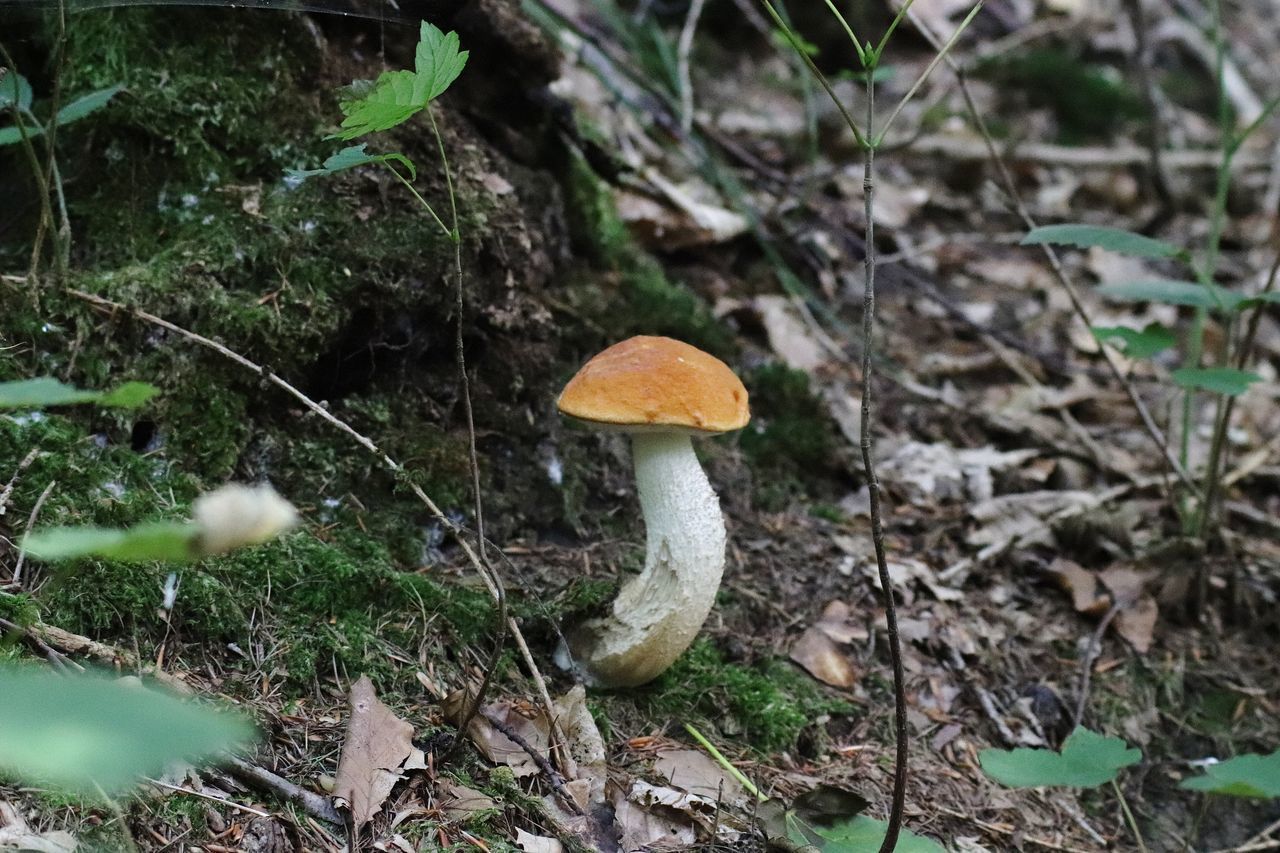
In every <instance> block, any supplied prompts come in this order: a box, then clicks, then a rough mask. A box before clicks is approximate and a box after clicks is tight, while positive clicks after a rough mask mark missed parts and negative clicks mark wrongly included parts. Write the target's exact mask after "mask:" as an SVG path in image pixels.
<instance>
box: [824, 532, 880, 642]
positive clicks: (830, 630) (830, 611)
mask: <svg viewBox="0 0 1280 853" xmlns="http://www.w3.org/2000/svg"><path fill="white" fill-rule="evenodd" d="M834 538H837V539H838V538H842V537H834ZM814 627H815V628H818V629H820V630H821V631H822V633H824V634H826V635H827V636H828V637H830V638H831V639H832V640H834V641H835V642H837V643H844V644H848V643H858V642H862V641H863V640H866V639H868V638H869V637H870V636H871V634H870V632H869V631H867V626H866V623H865V622H855V621H853V610H852V609H851V608H850V607H849V605H847V604H845V603H844V602H843V601H833V602H831V603H830V604H828V605H827V606H826V607H824V608H823V609H822V616H820V617H819V618H818V621H817V622H816V623H815V625H814Z"/></svg>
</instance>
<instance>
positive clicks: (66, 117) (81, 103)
mask: <svg viewBox="0 0 1280 853" xmlns="http://www.w3.org/2000/svg"><path fill="white" fill-rule="evenodd" d="M123 89H124V86H122V85H120V84H118V83H117V84H116V85H115V86H108V87H107V88H105V89H99V90H98V91H96V92H90V93H89V94H87V95H82V96H80V97H79V98H76V99H75V100H74V101H72V102H71V103H69V104H67V105H66V106H65V107H63V108H62V109H60V110H58V126H59V127H61V126H62V125H64V124H71V123H72V122H73V121H79V120H80V119H82V118H84V117H85V116H88V115H91V114H92V113H96V112H97V111H98V110H100V109H102V108H103V107H105V106H106V105H107V103H108V102H109V101H110V100H111V99H112V98H114V97H115V96H116V95H118V94H120V92H121V91H123Z"/></svg>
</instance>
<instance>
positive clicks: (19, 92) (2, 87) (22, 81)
mask: <svg viewBox="0 0 1280 853" xmlns="http://www.w3.org/2000/svg"><path fill="white" fill-rule="evenodd" d="M15 102H16V103H17V104H18V109H20V110H29V109H31V84H30V83H28V82H27V78H26V77H23V76H22V75H21V74H14V73H13V72H12V71H8V70H6V71H5V72H4V73H3V75H0V110H8V109H9V108H10V107H12V106H13V104H14V103H15Z"/></svg>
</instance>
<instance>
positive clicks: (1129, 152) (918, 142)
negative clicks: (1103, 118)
mask: <svg viewBox="0 0 1280 853" xmlns="http://www.w3.org/2000/svg"><path fill="white" fill-rule="evenodd" d="M889 144H890V145H893V144H895V142H894V141H890V143H889ZM902 154H903V156H906V157H911V156H917V157H947V158H949V159H952V160H960V161H969V162H978V161H986V160H989V159H991V150H990V148H989V147H988V146H987V144H986V143H985V142H984V141H983V140H982V139H980V138H973V137H969V136H954V135H951V134H942V133H928V134H924V135H923V136H918V137H915V138H914V139H913V140H912V141H911V145H910V146H908V147H905V148H903V149H902ZM1003 157H1004V159H1005V161H1006V162H1012V163H1044V164H1048V165H1054V166H1067V167H1073V168H1081V169H1107V170H1114V169H1118V168H1123V167H1125V166H1136V167H1142V166H1144V165H1146V164H1147V163H1149V162H1150V160H1151V152H1150V150H1149V149H1147V148H1142V147H1140V146H1137V145H1117V146H1115V147H1113V148H1100V147H1080V148H1077V147H1072V146H1068V145H1054V144H1052V143H1047V142H1021V143H1017V144H1012V145H1010V146H1009V147H1007V148H1005V149H1004V150H1003ZM1220 159H1221V154H1220V152H1218V151H1217V150H1216V149H1213V148H1203V149H1201V148H1171V149H1165V150H1164V151H1162V152H1161V160H1162V161H1163V163H1164V166H1165V169H1166V170H1169V171H1178V172H1190V171H1198V170H1205V169H1217V168H1218V161H1219V160H1220ZM1235 166H1236V168H1237V169H1241V170H1250V169H1252V170H1262V169H1268V168H1270V166H1271V160H1270V158H1269V157H1267V156H1263V155H1260V154H1254V153H1248V154H1243V156H1240V157H1238V158H1237V159H1236V163H1235Z"/></svg>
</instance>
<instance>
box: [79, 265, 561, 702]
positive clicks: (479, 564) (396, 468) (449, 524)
mask: <svg viewBox="0 0 1280 853" xmlns="http://www.w3.org/2000/svg"><path fill="white" fill-rule="evenodd" d="M67 293H69V294H71V295H72V296H75V297H76V298H78V299H83V300H84V301H86V302H89V303H91V304H93V305H97V306H99V307H101V308H107V309H110V310H112V311H123V312H125V313H126V314H129V315H131V316H134V317H137V318H138V319H139V320H143V321H144V322H147V323H151V324H153V325H156V326H160V327H162V328H165V329H168V330H169V331H171V332H174V333H176V334H178V335H181V336H183V337H185V338H187V339H188V340H191V341H195V342H196V343H198V344H200V345H202V346H205V347H208V348H209V349H212V350H213V351H214V352H217V353H218V354H220V355H222V356H224V357H226V358H228V359H230V360H231V361H234V362H235V363H236V364H239V365H240V366H241V367H244V368H245V369H247V370H250V371H252V372H254V373H256V374H257V375H258V376H260V377H262V378H263V379H265V380H266V381H267V382H270V383H271V384H272V385H275V386H276V387H277V388H280V389H281V390H283V391H284V392H286V393H287V394H289V395H290V396H292V397H293V398H294V399H296V400H297V401H298V402H300V403H302V405H303V406H305V407H306V408H307V409H308V410H310V411H311V412H312V413H314V414H316V415H318V416H319V417H320V418H321V419H322V420H324V421H326V422H327V423H329V424H330V425H332V426H334V427H336V428H337V429H339V430H340V431H342V432H344V433H346V434H347V435H348V436H349V437H350V438H352V439H353V440H354V441H355V442H356V443H357V444H359V445H360V446H361V447H363V448H364V449H365V450H368V451H369V452H370V453H372V454H373V455H374V456H375V457H377V458H378V459H379V460H380V461H381V462H382V464H383V465H385V466H386V467H387V469H388V470H390V471H391V472H392V473H394V474H396V475H397V476H398V477H405V475H406V474H407V472H406V470H405V468H404V467H403V466H402V465H401V464H400V463H399V462H396V461H395V460H394V459H392V458H391V457H390V456H388V455H387V454H386V452H385V451H383V450H382V448H380V447H378V445H376V444H374V443H373V440H372V439H370V438H368V437H367V436H365V435H363V434H362V433H360V432H357V431H356V429H355V428H354V427H352V426H351V425H350V424H348V423H347V422H346V421H344V420H342V419H341V418H338V417H336V416H335V415H333V414H332V413H331V412H330V411H329V410H328V409H326V408H325V407H324V406H322V405H320V404H319V403H317V402H316V401H315V400H312V399H311V398H310V397H308V396H307V395H306V394H304V393H302V392H301V391H299V390H298V389H297V388H295V387H294V386H293V385H291V384H289V383H288V382H286V381H285V380H284V379H281V378H280V377H279V376H277V375H276V374H275V373H272V372H271V371H270V370H267V369H266V368H265V367H263V366H261V365H259V364H256V363H255V362H252V361H250V360H249V359H247V358H245V357H244V356H242V355H240V353H238V352H236V351H235V350H232V349H228V348H227V347H225V346H223V345H222V344H220V343H218V342H217V341H214V340H210V339H209V338H206V337H204V336H203V335H200V334H197V333H195V332H192V331H189V330H187V329H184V328H182V327H181V326H179V325H177V324H175V323H171V322H169V321H168V320H165V319H164V318H162V317H157V316H156V315H154V314H150V313H148V312H146V311H143V310H141V309H139V308H131V307H130V306H128V305H125V304H124V303H122V302H116V301H114V300H111V299H105V298H103V297H101V296H95V295H94V294H92V293H86V292H84V291H82V290H75V289H73V288H68V289H67ZM405 481H406V483H407V485H408V486H409V489H410V491H412V492H413V494H414V496H415V497H417V498H418V500H420V501H422V503H423V504H424V505H425V506H426V507H427V509H428V510H429V511H430V512H431V514H432V516H433V517H434V518H435V520H436V521H437V522H438V523H439V524H440V525H441V526H442V527H444V529H445V530H447V531H449V534H450V535H451V536H453V538H454V540H455V541H456V542H457V543H458V546H459V547H460V548H462V552H463V553H464V554H465V555H466V557H467V560H468V562H470V563H471V565H472V567H473V568H474V569H475V570H476V573H477V574H478V575H479V576H480V580H481V581H482V582H483V583H484V585H485V588H486V589H487V590H488V591H489V594H490V595H491V596H493V599H494V601H495V602H496V601H498V600H499V595H500V594H501V593H500V591H501V587H500V586H499V585H498V582H497V579H496V578H495V577H494V576H492V575H491V574H490V573H489V570H488V568H487V567H486V565H485V561H484V560H481V559H480V556H479V554H477V553H476V551H475V549H474V548H472V547H471V543H470V542H468V541H467V539H466V537H465V536H463V533H464V528H463V527H462V526H461V525H459V524H458V523H456V522H455V521H454V520H453V519H451V518H449V516H447V515H445V514H444V512H443V511H442V510H441V509H440V507H439V506H437V505H436V502H435V501H433V500H432V499H431V497H430V496H429V495H428V494H427V493H426V492H425V491H423V490H422V487H421V486H419V485H418V484H417V483H414V482H413V481H412V480H408V479H407V477H406V478H405ZM506 622H507V627H508V628H509V629H510V631H511V635H512V636H513V637H514V638H515V640H516V645H517V646H518V647H519V649H520V652H521V655H522V656H523V658H524V662H525V665H526V666H528V668H529V673H530V675H531V676H532V677H533V680H534V683H535V685H536V686H537V688H538V695H539V698H541V699H542V702H543V704H544V705H545V706H546V710H547V714H548V717H549V718H550V719H554V718H555V707H554V705H553V704H552V702H551V695H550V694H549V693H548V692H547V685H546V682H545V681H544V680H543V678H542V673H541V672H540V671H539V669H538V666H537V664H536V663H535V662H534V659H533V655H532V653H531V652H530V651H529V646H528V644H527V643H526V642H525V639H524V635H523V634H522V633H521V631H520V626H519V625H518V624H516V621H515V619H514V618H510V617H508V618H507V620H506Z"/></svg>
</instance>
